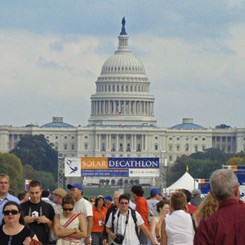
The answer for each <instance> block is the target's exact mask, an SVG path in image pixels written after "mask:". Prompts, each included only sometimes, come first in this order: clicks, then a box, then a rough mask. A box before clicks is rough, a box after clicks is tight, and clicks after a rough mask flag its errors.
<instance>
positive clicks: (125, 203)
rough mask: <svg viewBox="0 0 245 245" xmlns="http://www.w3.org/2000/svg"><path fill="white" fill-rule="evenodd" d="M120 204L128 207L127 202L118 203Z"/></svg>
mask: <svg viewBox="0 0 245 245" xmlns="http://www.w3.org/2000/svg"><path fill="white" fill-rule="evenodd" d="M120 204H122V205H123V204H124V205H128V202H120Z"/></svg>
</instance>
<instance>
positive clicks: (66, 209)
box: [63, 208, 73, 211]
mask: <svg viewBox="0 0 245 245" xmlns="http://www.w3.org/2000/svg"><path fill="white" fill-rule="evenodd" d="M63 210H64V211H72V210H73V208H63Z"/></svg>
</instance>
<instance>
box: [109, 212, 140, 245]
mask: <svg viewBox="0 0 245 245" xmlns="http://www.w3.org/2000/svg"><path fill="white" fill-rule="evenodd" d="M118 212H119V210H117V212H116V213H115V218H114V233H119V234H121V235H124V231H125V226H126V218H127V214H128V213H125V214H120V215H119V217H118ZM135 213H136V219H137V226H140V225H142V224H144V221H143V219H142V217H141V215H140V214H139V213H138V212H137V211H135ZM118 219H119V220H118ZM106 227H107V228H111V227H112V213H111V214H110V216H109V219H108V221H107V223H106ZM113 244H115V245H117V243H115V242H114V241H113ZM122 244H123V245H129V244H130V245H133V244H135V245H136V244H137V245H138V244H140V242H139V239H138V237H137V234H136V231H135V223H134V219H133V217H132V214H131V210H130V209H129V216H128V224H127V226H126V232H125V237H124V240H123V243H122Z"/></svg>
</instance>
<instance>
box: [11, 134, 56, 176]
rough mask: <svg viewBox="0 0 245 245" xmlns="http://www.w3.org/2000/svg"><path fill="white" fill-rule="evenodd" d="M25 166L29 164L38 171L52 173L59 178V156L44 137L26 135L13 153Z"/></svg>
mask: <svg viewBox="0 0 245 245" xmlns="http://www.w3.org/2000/svg"><path fill="white" fill-rule="evenodd" d="M11 153H14V154H15V155H16V156H18V157H19V158H20V159H21V161H22V163H23V164H24V165H26V164H29V165H31V166H32V167H33V168H34V169H36V170H42V171H47V169H48V170H49V172H51V173H52V174H53V175H54V176H55V177H57V172H58V154H57V151H56V150H55V149H54V148H53V147H52V146H51V145H50V144H49V143H48V142H47V140H46V139H45V137H44V136H43V135H24V136H23V137H22V139H21V140H20V141H19V142H18V143H17V144H16V146H15V148H14V149H13V150H12V151H11Z"/></svg>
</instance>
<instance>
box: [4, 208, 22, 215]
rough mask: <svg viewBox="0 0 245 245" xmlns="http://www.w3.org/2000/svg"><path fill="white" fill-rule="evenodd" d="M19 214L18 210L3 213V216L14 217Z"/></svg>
mask: <svg viewBox="0 0 245 245" xmlns="http://www.w3.org/2000/svg"><path fill="white" fill-rule="evenodd" d="M18 213H19V211H18V210H14V209H13V210H5V211H3V215H10V214H12V215H16V214H18Z"/></svg>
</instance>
